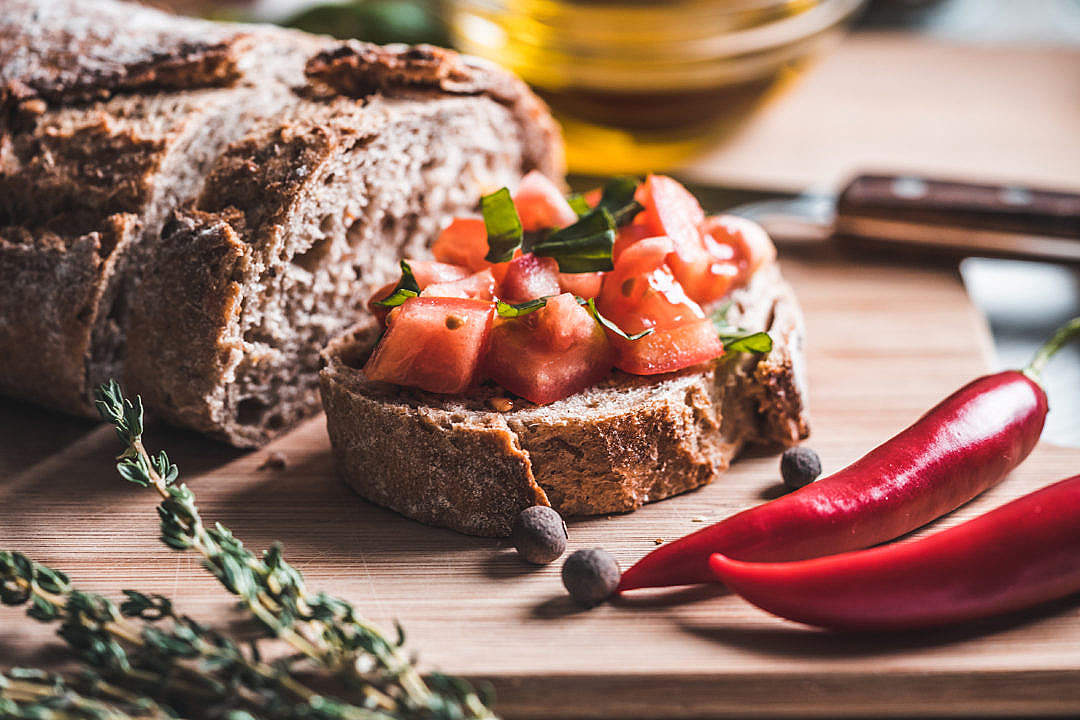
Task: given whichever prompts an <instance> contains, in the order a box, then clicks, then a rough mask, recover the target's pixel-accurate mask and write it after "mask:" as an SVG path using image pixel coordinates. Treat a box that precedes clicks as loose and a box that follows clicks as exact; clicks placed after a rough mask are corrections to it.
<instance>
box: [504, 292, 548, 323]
mask: <svg viewBox="0 0 1080 720" xmlns="http://www.w3.org/2000/svg"><path fill="white" fill-rule="evenodd" d="M547 301H548V299H547V298H546V297H541V298H536V299H535V300H529V301H528V302H523V303H518V304H517V305H511V304H510V303H508V302H503V301H502V300H496V301H495V312H497V313H498V314H499V317H504V318H516V317H521V316H522V315H528V314H529V313H531V312H534V311H536V310H539V309H540V308H542V307H544V306H545V305H547Z"/></svg>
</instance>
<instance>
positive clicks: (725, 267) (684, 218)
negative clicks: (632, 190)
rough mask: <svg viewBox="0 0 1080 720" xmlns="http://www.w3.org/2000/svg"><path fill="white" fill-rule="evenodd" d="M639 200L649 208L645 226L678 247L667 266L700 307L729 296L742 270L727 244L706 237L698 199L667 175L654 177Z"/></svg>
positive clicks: (669, 258) (646, 211)
mask: <svg viewBox="0 0 1080 720" xmlns="http://www.w3.org/2000/svg"><path fill="white" fill-rule="evenodd" d="M636 197H637V200H638V202H640V203H641V204H642V205H643V206H644V207H645V212H644V213H642V215H644V221H645V223H646V224H647V225H648V226H649V227H650V228H651V229H652V230H653V231H654V232H656V233H658V234H664V235H667V236H668V237H670V238H671V240H672V242H673V243H674V244H675V251H674V252H673V253H672V254H671V256H670V257H668V259H667V264H668V266H669V267H670V268H671V272H672V273H673V274H674V275H675V278H676V279H677V280H678V281H679V283H680V284H681V285H682V286H683V288H684V289H685V290H686V293H687V295H689V296H690V297H691V298H693V299H694V300H695V301H696V302H699V303H710V302H713V301H714V300H718V299H720V298H722V297H723V296H724V295H726V294H727V293H728V292H729V291H730V290H731V289H732V287H733V286H734V284H735V282H736V280H737V279H738V276H739V266H738V263H737V262H735V261H734V259H733V255H732V253H731V251H730V250H729V249H728V248H725V247H724V245H725V244H726V243H718V242H712V240H713V238H711V237H710V238H709V240H708V241H707V240H706V239H705V237H703V235H704V232H703V228H702V226H703V224H704V223H705V212H704V211H703V210H702V209H701V204H700V203H698V201H697V198H695V197H694V196H693V195H691V194H690V192H689V191H688V190H687V189H686V188H684V187H683V186H682V185H680V184H679V183H678V182H677V181H676V180H673V179H671V178H669V177H665V176H663V175H650V176H649V177H648V179H647V180H646V181H645V183H644V184H643V185H642V186H641V187H640V188H638V193H637V196H636Z"/></svg>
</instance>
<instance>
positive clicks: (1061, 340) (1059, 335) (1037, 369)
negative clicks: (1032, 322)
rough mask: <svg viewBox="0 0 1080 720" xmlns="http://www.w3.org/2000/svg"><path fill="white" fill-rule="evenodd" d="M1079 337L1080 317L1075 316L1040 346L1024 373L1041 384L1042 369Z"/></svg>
mask: <svg viewBox="0 0 1080 720" xmlns="http://www.w3.org/2000/svg"><path fill="white" fill-rule="evenodd" d="M1078 337H1080V317H1075V318H1073V319H1072V320H1070V321H1069V322H1067V323H1065V324H1064V325H1062V326H1061V327H1060V328H1058V329H1057V331H1056V332H1055V333H1054V334H1053V335H1052V336H1051V337H1050V339H1049V340H1047V341H1046V343H1044V344H1043V346H1042V347H1041V348H1039V350H1038V352H1036V353H1035V356H1034V357H1033V358H1031V362H1029V363H1028V364H1027V367H1025V368H1024V369H1023V373H1024V374H1025V375H1027V376H1028V377H1029V378H1031V379H1032V380H1034V381H1035V382H1037V383H1039V384H1040V385H1041V384H1042V371H1043V368H1044V367H1046V363H1047V362H1049V361H1050V358H1052V357H1053V356H1054V355H1055V353H1057V351H1058V350H1060V349H1061V348H1063V347H1065V345H1067V344H1068V343H1070V342H1071V341H1073V340H1075V339H1076V338H1078Z"/></svg>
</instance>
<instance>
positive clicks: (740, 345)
mask: <svg viewBox="0 0 1080 720" xmlns="http://www.w3.org/2000/svg"><path fill="white" fill-rule="evenodd" d="M731 305H732V302H731V301H730V300H728V301H727V302H726V303H724V304H723V305H721V306H720V307H718V308H717V309H716V310H714V311H713V314H712V321H713V326H714V327H715V328H716V333H717V334H718V335H719V336H720V341H721V342H722V343H724V349H725V350H727V351H729V352H752V353H757V354H759V355H763V354H765V353H767V352H769V351H770V350H772V346H773V341H772V336H770V335H769V333H767V332H760V331H759V332H753V331H751V330H744V329H743V328H737V327H731V326H730V325H728V322H727V314H728V311H729V310H731Z"/></svg>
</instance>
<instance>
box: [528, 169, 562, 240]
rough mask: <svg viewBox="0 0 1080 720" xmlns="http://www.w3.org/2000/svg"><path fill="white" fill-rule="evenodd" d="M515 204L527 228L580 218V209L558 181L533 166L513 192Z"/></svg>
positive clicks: (541, 226) (529, 229) (550, 226)
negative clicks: (567, 196)
mask: <svg viewBox="0 0 1080 720" xmlns="http://www.w3.org/2000/svg"><path fill="white" fill-rule="evenodd" d="M514 207H516V208H517V211H518V217H519V218H521V227H522V228H524V230H525V232H533V231H536V230H545V229H547V228H561V227H566V226H567V225H572V224H573V223H575V222H577V213H576V212H574V209H573V208H572V207H570V203H569V202H567V201H566V198H565V197H563V194H562V193H561V192H559V188H558V187H556V186H555V183H553V182H551V180H549V179H548V177H547V175H544V174H543V173H542V172H540V171H539V170H531V171H530V172H529V174H528V175H526V176H525V177H523V178H522V179H521V184H520V185H519V186H518V189H517V192H516V193H514Z"/></svg>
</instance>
